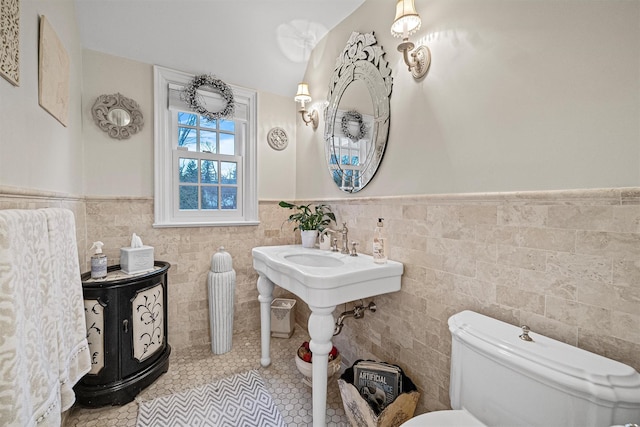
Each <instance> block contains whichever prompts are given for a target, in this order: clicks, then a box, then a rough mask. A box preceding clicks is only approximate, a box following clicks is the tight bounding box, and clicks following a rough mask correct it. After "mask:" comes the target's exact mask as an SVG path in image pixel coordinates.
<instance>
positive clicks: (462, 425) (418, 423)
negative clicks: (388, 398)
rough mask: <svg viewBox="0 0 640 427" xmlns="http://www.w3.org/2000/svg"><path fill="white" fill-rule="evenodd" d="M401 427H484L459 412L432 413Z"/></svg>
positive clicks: (461, 411)
mask: <svg viewBox="0 0 640 427" xmlns="http://www.w3.org/2000/svg"><path fill="white" fill-rule="evenodd" d="M401 427H486V425H485V424H483V423H482V422H480V420H478V419H477V418H476V417H474V416H473V415H471V414H470V413H469V412H467V411H465V410H463V409H459V410H449V411H433V412H427V413H426V414H422V415H418V416H417V417H413V418H411V419H410V420H409V421H407V422H406V423H404V424H402V425H401Z"/></svg>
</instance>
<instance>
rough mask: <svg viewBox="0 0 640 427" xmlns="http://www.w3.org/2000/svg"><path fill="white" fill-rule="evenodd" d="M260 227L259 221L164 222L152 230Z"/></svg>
mask: <svg viewBox="0 0 640 427" xmlns="http://www.w3.org/2000/svg"><path fill="white" fill-rule="evenodd" d="M246 225H249V226H256V225H260V221H203V222H166V223H154V224H153V228H176V227H183V228H184V227H242V226H246Z"/></svg>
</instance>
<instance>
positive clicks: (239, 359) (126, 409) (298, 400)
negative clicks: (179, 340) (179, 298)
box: [64, 327, 349, 427]
mask: <svg viewBox="0 0 640 427" xmlns="http://www.w3.org/2000/svg"><path fill="white" fill-rule="evenodd" d="M308 339H309V337H308V335H307V334H306V332H305V331H303V330H301V328H299V327H296V330H295V332H294V334H293V336H292V337H291V338H289V339H281V338H272V339H271V360H272V363H271V366H269V367H268V368H262V367H261V366H260V332H259V331H255V332H250V333H244V334H237V335H235V336H234V337H233V345H232V349H231V351H230V352H229V353H226V354H222V355H215V354H213V353H211V348H210V347H209V346H199V347H192V348H188V349H183V350H177V351H172V353H171V356H170V361H169V371H168V372H167V373H166V374H164V375H162V376H161V377H160V378H159V379H158V380H157V381H156V382H155V383H153V384H151V385H150V386H149V387H147V388H146V389H145V390H143V391H142V392H141V393H140V394H139V395H138V397H137V398H136V400H142V401H145V400H152V399H155V398H156V397H160V396H166V395H168V394H172V393H176V392H180V391H183V390H188V389H190V388H193V387H197V386H200V385H204V384H207V383H209V382H212V381H214V380H217V379H221V378H225V377H228V376H231V375H233V374H237V373H240V372H245V371H247V370H250V369H257V370H258V372H259V373H260V375H261V376H262V378H263V379H264V381H265V384H266V386H267V388H268V389H269V391H270V392H271V395H272V396H273V400H274V401H275V403H276V405H277V406H278V409H279V410H280V413H281V414H282V417H283V418H284V420H285V422H286V423H287V425H288V426H290V427H295V426H308V425H311V421H312V409H311V388H310V387H309V386H307V385H305V384H303V383H302V374H300V372H299V371H298V369H297V368H296V365H295V360H294V357H295V353H296V351H297V349H298V347H299V346H300V344H301V343H302V342H303V341H305V340H308ZM337 377H338V375H336V376H335V377H334V378H332V379H331V380H329V383H328V393H327V419H326V421H327V425H329V426H333V427H347V426H348V425H349V424H348V422H347V418H346V416H345V413H344V409H343V406H342V399H341V397H340V391H339V389H338V383H337ZM137 416H138V403H137V401H133V402H131V403H129V404H127V405H123V406H107V407H103V408H95V409H89V408H82V407H74V408H72V409H71V411H70V413H69V415H68V417H67V419H66V420H65V423H64V426H65V427H76V426H77V427H115V426H122V427H135V425H136V418H137ZM256 427H259V426H256Z"/></svg>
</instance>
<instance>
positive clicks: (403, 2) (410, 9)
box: [391, 0, 431, 80]
mask: <svg viewBox="0 0 640 427" xmlns="http://www.w3.org/2000/svg"><path fill="white" fill-rule="evenodd" d="M421 24H422V21H421V20H420V15H418V12H416V6H415V5H414V4H413V0H398V2H397V3H396V17H395V19H394V20H393V24H391V35H392V36H394V37H401V38H402V43H400V44H399V45H398V51H399V52H402V55H403V56H404V62H405V64H407V66H408V67H409V71H411V74H412V75H413V78H414V79H416V80H417V79H420V78H422V77H424V75H425V74H426V73H427V70H428V69H429V65H431V51H430V50H429V48H428V47H427V46H418V47H417V48H416V49H415V50H413V48H414V47H415V45H414V44H413V43H411V42H410V41H409V36H410V35H412V34H413V33H415V32H416V31H418V30H419V29H420V25H421ZM411 51H412V52H411Z"/></svg>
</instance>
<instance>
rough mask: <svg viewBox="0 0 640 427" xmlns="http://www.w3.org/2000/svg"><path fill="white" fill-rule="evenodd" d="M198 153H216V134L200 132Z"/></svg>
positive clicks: (205, 131) (206, 131)
mask: <svg viewBox="0 0 640 427" xmlns="http://www.w3.org/2000/svg"><path fill="white" fill-rule="evenodd" d="M200 151H202V152H205V151H207V152H209V153H214V154H215V153H217V152H218V151H217V144H216V133H215V132H211V131H208V130H201V131H200Z"/></svg>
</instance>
